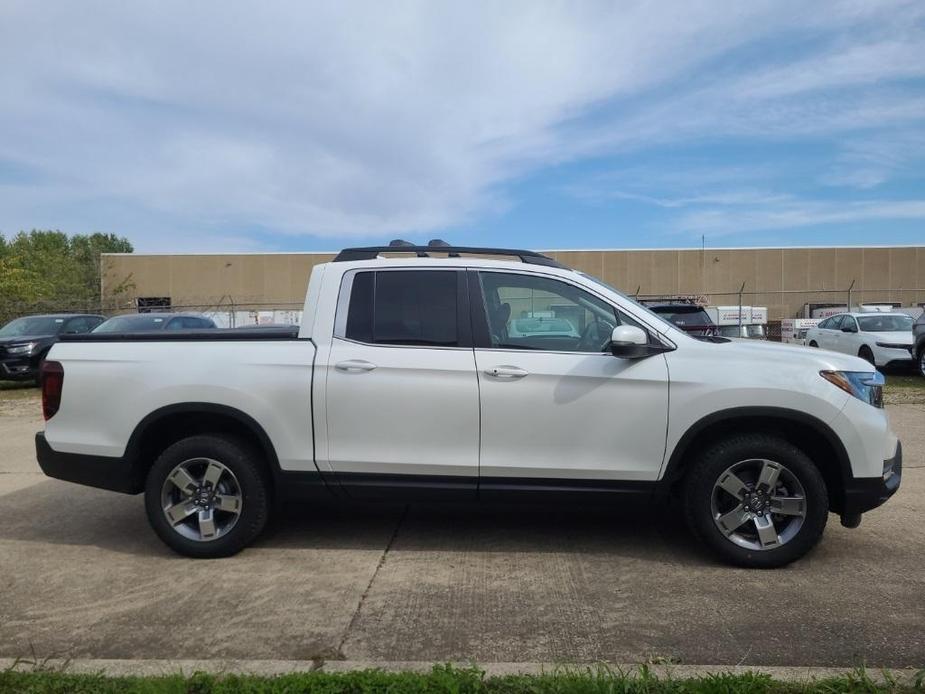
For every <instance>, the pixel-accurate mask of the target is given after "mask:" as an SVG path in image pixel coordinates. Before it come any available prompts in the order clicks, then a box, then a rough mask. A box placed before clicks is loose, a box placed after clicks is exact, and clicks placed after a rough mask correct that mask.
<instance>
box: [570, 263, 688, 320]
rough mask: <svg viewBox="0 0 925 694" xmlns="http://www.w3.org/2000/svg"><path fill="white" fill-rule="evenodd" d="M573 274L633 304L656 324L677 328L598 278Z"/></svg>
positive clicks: (582, 273) (583, 274)
mask: <svg viewBox="0 0 925 694" xmlns="http://www.w3.org/2000/svg"><path fill="white" fill-rule="evenodd" d="M575 272H576V273H577V274H579V275H581V276H582V277H584V278H585V279H589V280H591V281H592V282H594V283H595V284H598V285H600V286H602V287H603V288H604V289H607V290H609V291H612V292H613V293H614V294H616V295H617V296H620V297H622V298H624V299H626V300H627V301H629V302H631V303H633V304H634V308H638V309H640V310H641V311H643V312H644V313H647V314H648V315H649V316H650V317H651V318H654V319H655V320H656V321H657V324H658V323H662V324H664V325H667V326H668V327H670V328H674V329H675V330H677V326H676V325H672V323H671V322H670V321H668V320H665V317H664V316H660V315H658V314H657V313H656V312H655V311H653V310H652V309H650V308H649V307H648V306H644V305H643V304H640V303H639V302H638V301H636V299H634V298H633V297H631V296H627V295H626V294H624V293H623V292H621V291H620V290H619V289H617V288H616V287H614V286H612V285H609V284H607V283H606V282H605V281H604V280H601V279H598V278H597V277H595V276H594V275H589V274H587V273H585V272H581V271H580V270H576V271H575Z"/></svg>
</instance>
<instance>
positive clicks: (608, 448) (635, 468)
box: [470, 271, 668, 490]
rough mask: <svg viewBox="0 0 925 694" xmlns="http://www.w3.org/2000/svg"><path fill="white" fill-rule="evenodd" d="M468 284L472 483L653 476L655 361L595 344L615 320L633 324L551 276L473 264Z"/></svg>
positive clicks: (663, 410) (658, 452)
mask: <svg viewBox="0 0 925 694" xmlns="http://www.w3.org/2000/svg"><path fill="white" fill-rule="evenodd" d="M476 275H477V279H475V278H476ZM476 282H477V284H478V287H479V290H478V295H476V293H475V292H473V294H472V303H473V326H474V339H475V341H476V350H475V360H476V366H477V368H478V375H479V384H480V388H481V423H482V441H481V460H480V488H481V489H483V490H484V489H495V488H503V487H504V486H505V485H511V486H527V487H529V486H530V485H537V486H539V487H542V486H543V485H544V484H546V483H547V482H548V485H549V486H555V485H556V483H555V482H554V481H553V480H560V481H562V482H563V484H567V485H569V486H574V485H576V484H577V485H578V486H581V485H582V483H585V484H588V483H590V484H591V486H593V483H594V481H600V482H602V483H604V484H605V486H606V483H608V482H614V481H629V482H633V481H635V482H643V481H653V480H655V479H657V477H658V473H659V469H660V467H661V464H662V459H663V457H664V452H665V431H666V427H667V417H668V370H667V365H666V362H665V358H664V357H663V356H662V355H655V356H652V357H649V358H646V359H636V360H628V359H618V358H616V357H614V356H613V355H611V354H610V353H609V351H606V347H607V345H608V343H609V340H610V333H611V331H612V329H613V327H614V326H615V325H617V324H620V323H624V322H627V323H631V324H636V325H638V324H637V323H636V322H635V321H633V320H632V319H631V318H630V317H628V316H626V315H625V314H623V313H622V312H620V311H619V310H617V309H616V308H615V307H613V306H611V305H610V304H609V303H607V302H606V301H604V300H603V299H602V298H600V297H598V296H597V295H595V294H592V293H590V292H588V291H586V290H585V289H583V288H580V287H578V286H577V285H573V284H571V283H568V282H565V281H563V280H560V279H556V278H552V277H544V276H538V275H536V274H521V273H515V272H494V271H481V272H478V273H472V278H471V279H470V285H473V284H475V283H476ZM480 322H481V323H482V324H483V325H484V328H479V327H478V326H479V324H480ZM640 327H644V326H640Z"/></svg>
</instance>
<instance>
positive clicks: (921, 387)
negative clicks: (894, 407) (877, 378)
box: [883, 372, 925, 404]
mask: <svg viewBox="0 0 925 694" xmlns="http://www.w3.org/2000/svg"><path fill="white" fill-rule="evenodd" d="M884 375H885V376H886V386H885V387H884V389H883V401H884V402H885V403H887V404H913V403H916V404H923V403H925V378H923V377H922V376H920V375H919V374H916V373H908V372H907V373H887V374H884Z"/></svg>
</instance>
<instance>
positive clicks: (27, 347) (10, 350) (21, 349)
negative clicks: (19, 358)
mask: <svg viewBox="0 0 925 694" xmlns="http://www.w3.org/2000/svg"><path fill="white" fill-rule="evenodd" d="M35 345H36V343H35V342H27V343H25V344H22V345H12V346H10V347H7V348H6V353H7V354H29V352H31V351H32V350H33V349H35Z"/></svg>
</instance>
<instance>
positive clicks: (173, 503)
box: [161, 458, 243, 542]
mask: <svg viewBox="0 0 925 694" xmlns="http://www.w3.org/2000/svg"><path fill="white" fill-rule="evenodd" d="M161 508H162V509H163V511H164V516H165V517H166V518H167V522H168V523H169V524H170V527H171V528H173V529H174V531H176V532H177V533H179V534H180V535H182V536H183V537H185V538H187V539H190V540H196V541H199V542H209V541H212V540H216V539H218V538H220V537H222V536H224V535H227V534H228V533H229V532H230V531H231V529H232V528H233V527H234V526H235V523H237V522H238V518H240V516H241V510H242V508H243V494H242V492H241V485H240V484H239V483H238V479H237V477H235V475H234V473H233V472H232V471H231V470H230V469H229V468H228V467H226V466H225V465H223V464H222V463H220V462H218V461H217V460H213V459H211V458H191V459H189V460H184V461H183V462H182V463H179V464H178V465H176V466H175V467H174V468H173V470H171V472H170V474H169V475H167V479H165V480H164V484H163V486H162V487H161Z"/></svg>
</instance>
